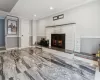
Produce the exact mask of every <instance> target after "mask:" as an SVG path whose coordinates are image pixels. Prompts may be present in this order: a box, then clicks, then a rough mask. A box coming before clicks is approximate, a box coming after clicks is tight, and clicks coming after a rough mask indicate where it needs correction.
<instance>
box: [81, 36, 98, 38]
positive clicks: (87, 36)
mask: <svg viewBox="0 0 100 80" xmlns="http://www.w3.org/2000/svg"><path fill="white" fill-rule="evenodd" d="M80 38H100V36H81V37H80Z"/></svg>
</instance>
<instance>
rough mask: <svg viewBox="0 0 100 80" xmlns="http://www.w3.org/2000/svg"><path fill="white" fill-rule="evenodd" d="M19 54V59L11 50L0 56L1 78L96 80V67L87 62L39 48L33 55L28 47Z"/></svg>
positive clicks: (19, 79) (4, 79)
mask: <svg viewBox="0 0 100 80" xmlns="http://www.w3.org/2000/svg"><path fill="white" fill-rule="evenodd" d="M18 54H20V55H19V56H18V57H19V60H18V61H16V56H15V57H14V56H12V55H11V54H10V51H9V53H5V54H4V55H3V56H2V57H0V64H1V65H0V66H1V67H0V69H1V71H3V75H2V74H1V75H0V77H1V78H2V79H1V80H94V76H95V67H94V66H90V65H88V64H87V63H84V62H80V61H78V60H74V59H67V58H64V57H61V56H57V55H52V54H50V53H47V52H41V50H38V49H37V50H36V52H35V53H33V54H32V55H30V54H29V50H28V49H27V50H25V49H24V50H21V51H20V53H18ZM14 55H17V52H15V53H14ZM2 63H3V65H2ZM2 66H3V70H2Z"/></svg>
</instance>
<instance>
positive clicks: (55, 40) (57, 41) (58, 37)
mask: <svg viewBox="0 0 100 80" xmlns="http://www.w3.org/2000/svg"><path fill="white" fill-rule="evenodd" d="M51 47H57V48H62V49H65V34H51Z"/></svg>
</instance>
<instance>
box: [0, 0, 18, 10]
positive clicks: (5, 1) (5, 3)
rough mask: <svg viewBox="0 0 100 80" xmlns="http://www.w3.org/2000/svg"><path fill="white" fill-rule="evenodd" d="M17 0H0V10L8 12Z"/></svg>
mask: <svg viewBox="0 0 100 80" xmlns="http://www.w3.org/2000/svg"><path fill="white" fill-rule="evenodd" d="M17 1H18V0H0V10H2V11H5V12H10V11H11V10H12V8H13V7H14V6H15V4H16V3H17Z"/></svg>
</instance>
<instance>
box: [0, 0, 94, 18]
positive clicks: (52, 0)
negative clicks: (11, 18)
mask: <svg viewBox="0 0 100 80" xmlns="http://www.w3.org/2000/svg"><path fill="white" fill-rule="evenodd" d="M0 1H1V0H0ZM2 1H3V0H2ZM4 1H5V0H4ZM9 1H11V0H9ZM85 1H92V0H19V1H18V2H17V4H16V5H15V6H14V8H13V9H12V10H11V14H14V15H17V16H21V17H24V18H29V19H40V18H44V17H47V16H50V15H52V14H55V13H58V12H60V11H63V10H65V9H69V8H71V7H74V6H76V5H79V4H82V3H84V2H85ZM50 7H53V8H54V9H53V10H50ZM34 15H36V17H34Z"/></svg>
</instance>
